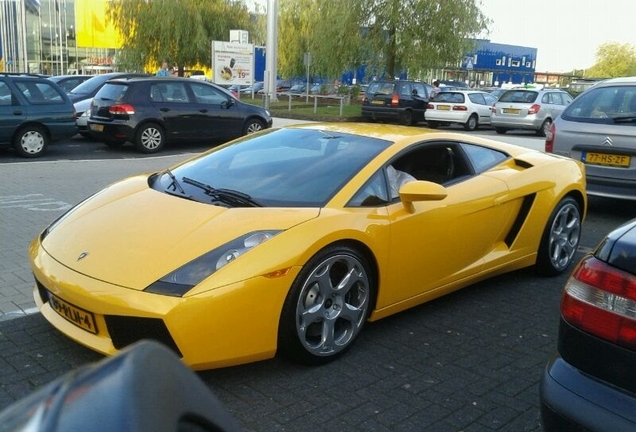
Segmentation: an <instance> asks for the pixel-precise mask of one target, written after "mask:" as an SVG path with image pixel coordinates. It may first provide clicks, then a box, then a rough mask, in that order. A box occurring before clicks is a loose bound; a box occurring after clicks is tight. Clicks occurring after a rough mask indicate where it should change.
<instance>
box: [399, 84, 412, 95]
mask: <svg viewBox="0 0 636 432" xmlns="http://www.w3.org/2000/svg"><path fill="white" fill-rule="evenodd" d="M400 95H401V96H411V84H409V83H402V85H401V86H400Z"/></svg>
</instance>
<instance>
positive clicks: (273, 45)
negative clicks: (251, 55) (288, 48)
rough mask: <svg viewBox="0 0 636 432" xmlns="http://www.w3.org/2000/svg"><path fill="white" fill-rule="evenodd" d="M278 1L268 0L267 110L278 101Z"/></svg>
mask: <svg viewBox="0 0 636 432" xmlns="http://www.w3.org/2000/svg"><path fill="white" fill-rule="evenodd" d="M277 26H278V0H267V43H266V50H267V51H266V54H265V69H266V71H267V73H266V74H265V75H266V77H267V78H268V80H267V81H266V82H265V91H264V93H265V94H267V95H268V96H269V97H268V98H266V99H265V103H266V105H267V106H265V108H266V109H268V108H269V101H274V102H275V101H277V98H276V76H277V75H278V73H277V71H276V64H277V55H278V30H277Z"/></svg>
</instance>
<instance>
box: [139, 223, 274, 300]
mask: <svg viewBox="0 0 636 432" xmlns="http://www.w3.org/2000/svg"><path fill="white" fill-rule="evenodd" d="M279 232H280V231H274V230H270V231H255V232H251V233H248V234H245V235H243V236H241V237H239V238H236V239H234V240H232V241H230V242H228V243H225V244H224V245H222V246H220V247H218V248H216V249H214V250H211V251H210V252H208V253H205V254H203V255H201V256H200V257H198V258H195V259H193V260H192V261H190V262H189V263H187V264H184V265H182V266H181V267H179V268H178V269H176V270H175V271H173V272H170V273H168V274H167V275H165V276H164V277H162V278H161V279H159V280H158V281H156V282H154V283H152V284H151V285H149V286H148V287H147V288H146V289H144V291H146V292H151V293H154V294H163V295H169V296H175V297H181V296H183V295H184V294H185V293H187V292H188V291H190V290H191V289H192V288H193V287H195V286H196V285H198V284H199V283H200V282H201V281H202V280H203V279H205V278H207V277H208V276H210V275H211V274H212V273H214V272H215V271H217V270H219V269H220V268H222V267H224V266H226V265H228V264H229V263H231V262H232V261H234V260H235V259H237V258H238V257H240V256H241V255H243V254H244V253H245V252H247V251H249V250H251V249H253V248H255V247H256V246H258V245H260V244H262V243H264V242H266V241H267V240H269V239H271V238H272V237H274V236H275V235H276V234H278V233H279Z"/></svg>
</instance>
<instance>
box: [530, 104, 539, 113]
mask: <svg viewBox="0 0 636 432" xmlns="http://www.w3.org/2000/svg"><path fill="white" fill-rule="evenodd" d="M540 109H541V105H537V104H534V105H532V106H531V107H530V108H528V114H536V113H538V112H539V110H540Z"/></svg>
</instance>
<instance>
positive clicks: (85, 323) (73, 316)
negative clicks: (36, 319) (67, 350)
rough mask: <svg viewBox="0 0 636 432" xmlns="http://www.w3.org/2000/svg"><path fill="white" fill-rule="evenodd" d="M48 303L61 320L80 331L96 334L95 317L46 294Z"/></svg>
mask: <svg viewBox="0 0 636 432" xmlns="http://www.w3.org/2000/svg"><path fill="white" fill-rule="evenodd" d="M48 296H49V303H50V304H51V307H52V308H53V310H54V311H55V312H57V313H58V314H59V315H60V316H61V317H62V318H65V319H66V320H68V321H70V322H71V323H72V324H75V325H76V326H78V327H79V328H81V329H84V330H86V331H87V332H90V333H93V334H97V326H96V325H95V316H94V315H93V314H92V313H90V312H88V311H85V310H84V309H81V308H78V307H77V306H74V305H72V304H71V303H68V302H66V301H64V300H62V299H61V298H59V297H57V296H55V295H53V294H51V293H48Z"/></svg>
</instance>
